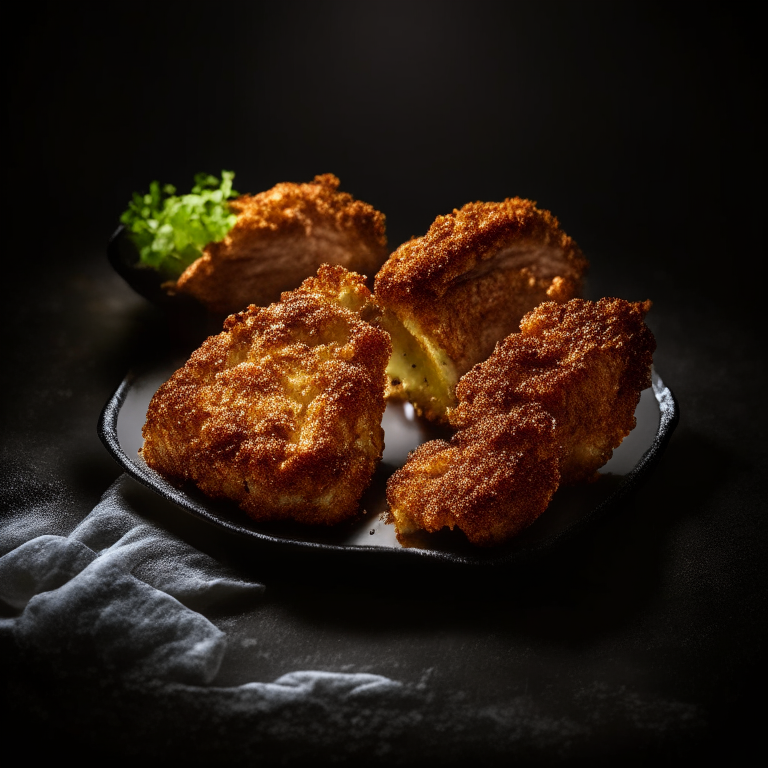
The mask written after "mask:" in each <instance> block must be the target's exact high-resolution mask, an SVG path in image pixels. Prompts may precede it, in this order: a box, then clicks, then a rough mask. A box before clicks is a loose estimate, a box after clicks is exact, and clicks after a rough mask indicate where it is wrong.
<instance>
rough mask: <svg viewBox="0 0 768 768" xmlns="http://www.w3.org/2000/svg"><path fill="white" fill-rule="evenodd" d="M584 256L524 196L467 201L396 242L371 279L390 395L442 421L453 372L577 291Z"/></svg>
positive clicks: (486, 353) (450, 395)
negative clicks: (388, 340) (380, 314)
mask: <svg viewBox="0 0 768 768" xmlns="http://www.w3.org/2000/svg"><path fill="white" fill-rule="evenodd" d="M586 267H587V261H586V259H585V258H584V256H583V255H582V253H581V251H580V250H579V248H578V246H577V245H576V243H575V242H574V241H573V240H572V239H571V238H570V237H568V236H567V235H566V234H565V233H564V232H563V231H562V230H561V229H560V226H559V223H558V221H557V219H556V218H555V217H554V216H553V215H552V214H551V213H549V212H548V211H544V210H540V209H538V208H536V206H535V204H534V203H533V202H531V201H530V200H523V199H521V198H517V197H515V198H509V199H507V200H504V201H503V202H500V203H468V204H467V205H465V206H464V207H463V208H461V209H460V210H454V211H453V213H450V214H448V215H446V216H439V217H438V218H437V219H436V220H435V222H434V223H433V224H432V226H431V227H430V229H429V231H428V232H427V234H426V235H424V236H423V237H418V238H414V239H412V240H410V241H409V242H407V243H404V244H403V245H401V246H400V247H399V248H398V249H397V250H396V251H395V252H394V253H393V254H392V255H391V256H390V257H389V259H388V260H387V261H386V263H385V264H384V266H383V267H382V268H381V270H380V271H379V273H378V275H376V282H375V294H376V298H377V300H378V301H379V303H380V304H381V305H382V307H383V308H384V310H385V313H384V327H385V328H386V329H387V330H388V331H389V333H390V334H391V336H392V343H393V347H394V350H395V352H394V353H393V356H392V360H391V362H390V365H389V366H388V369H387V375H388V377H389V391H388V394H389V396H390V397H395V398H397V397H402V398H408V399H409V400H410V401H411V402H412V403H413V406H414V408H415V409H416V411H417V412H418V413H419V414H421V415H423V416H425V417H426V418H428V419H432V420H438V421H440V420H445V417H446V412H447V409H448V408H449V407H451V406H453V405H455V404H456V400H455V395H454V389H455V386H456V382H457V381H458V379H459V377H460V376H462V375H463V374H464V373H466V372H467V371H468V370H469V369H470V368H472V366H473V365H475V364H477V363H480V362H482V361H483V360H485V359H486V358H487V357H488V356H489V355H490V354H491V352H492V351H493V348H494V345H495V344H496V342H498V341H499V340H501V339H503V338H504V337H505V336H507V335H508V334H510V333H512V332H513V331H515V330H517V328H518V324H519V323H520V320H521V318H522V317H523V315H524V314H525V313H526V312H528V311H529V310H531V309H533V307H535V306H537V305H538V304H540V303H541V302H542V301H547V300H552V301H557V302H565V301H568V300H569V299H571V298H573V297H575V296H577V295H578V294H579V293H580V291H581V284H582V278H583V275H584V272H585V270H586Z"/></svg>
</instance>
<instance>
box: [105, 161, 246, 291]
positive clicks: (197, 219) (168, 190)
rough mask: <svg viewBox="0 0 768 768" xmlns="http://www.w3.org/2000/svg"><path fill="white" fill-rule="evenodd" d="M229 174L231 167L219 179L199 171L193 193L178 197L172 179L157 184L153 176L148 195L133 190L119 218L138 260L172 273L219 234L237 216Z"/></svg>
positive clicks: (173, 275)
mask: <svg viewBox="0 0 768 768" xmlns="http://www.w3.org/2000/svg"><path fill="white" fill-rule="evenodd" d="M234 178H235V174H234V173H233V172H232V171H222V172H221V182H219V180H218V179H217V178H216V177H215V176H211V175H209V174H207V173H198V174H196V175H195V186H194V187H192V192H190V194H188V195H181V196H180V197H179V196H177V195H176V188H175V187H173V186H172V185H171V184H166V185H165V186H163V187H162V188H161V187H160V184H159V183H158V182H157V181H153V182H152V183H151V184H150V185H149V193H148V194H146V195H140V194H138V193H134V195H133V200H131V202H130V203H128V210H127V211H126V212H125V213H124V214H123V215H122V216H121V217H120V221H121V222H122V223H123V224H124V225H125V227H126V229H127V230H128V232H129V234H130V237H131V239H132V240H133V242H134V243H135V244H136V247H137V248H138V249H139V257H140V260H141V264H143V265H146V266H148V267H152V268H153V269H156V270H158V272H160V273H161V274H162V275H163V276H164V277H166V278H177V277H178V276H179V275H181V273H182V272H183V271H184V270H185V269H186V268H187V267H188V266H189V265H190V264H191V263H192V262H193V261H195V260H196V259H198V258H199V257H200V256H201V255H202V252H203V248H204V247H205V246H206V245H207V244H208V243H212V242H215V241H217V240H221V239H223V238H224V237H225V235H226V234H227V232H229V230H230V229H232V227H233V226H234V224H235V221H236V220H237V217H236V216H235V214H234V213H232V212H231V210H230V208H229V205H228V203H227V200H228V199H229V198H232V197H237V196H238V193H237V192H235V190H234V189H232V180H233V179H234Z"/></svg>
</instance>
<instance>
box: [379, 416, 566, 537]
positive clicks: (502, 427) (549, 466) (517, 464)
mask: <svg viewBox="0 0 768 768" xmlns="http://www.w3.org/2000/svg"><path fill="white" fill-rule="evenodd" d="M559 465H560V454H559V446H558V443H557V440H556V434H555V424H554V419H553V418H552V417H551V416H550V415H549V414H548V413H546V412H545V411H544V410H543V409H542V408H541V407H540V406H538V405H535V404H526V405H522V406H519V407H514V408H512V409H511V410H510V412H509V413H499V414H494V415H491V416H489V417H487V418H485V419H482V420H480V421H479V422H477V423H476V424H473V425H472V426H471V427H469V428H468V429H465V430H461V431H459V432H457V433H456V434H455V435H454V436H453V437H452V438H451V441H450V442H446V441H444V440H432V441H430V442H428V443H424V444H423V445H421V446H419V448H417V449H416V450H415V451H414V452H413V453H412V454H411V455H410V457H409V458H408V461H407V463H406V464H405V466H403V467H402V468H401V469H399V470H398V471H397V472H395V473H394V474H393V475H392V477H390V479H389V482H388V484H387V501H388V502H389V509H390V514H391V516H392V518H393V519H394V523H395V526H396V529H397V537H398V540H399V541H400V542H401V543H402V544H404V545H406V546H407V545H408V543H409V538H410V537H411V535H412V534H414V533H415V532H416V531H418V530H425V531H429V532H436V531H439V530H441V529H442V528H445V527H448V528H450V529H453V528H454V527H457V528H459V529H460V530H462V531H463V532H464V533H465V534H466V536H467V538H468V539H469V541H470V542H472V543H473V544H477V545H481V546H489V545H494V544H500V543H502V542H504V541H506V540H508V539H509V538H511V537H512V536H514V535H515V534H517V533H519V532H520V531H521V530H523V528H526V527H527V526H528V525H530V524H531V523H532V522H533V521H534V520H535V519H536V518H537V517H538V516H539V515H540V514H541V513H542V512H543V511H544V510H545V509H546V508H547V506H548V504H549V502H550V499H551V498H552V495H553V494H554V492H555V491H556V490H557V486H558V483H559V480H560V471H559Z"/></svg>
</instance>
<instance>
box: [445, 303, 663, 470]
mask: <svg viewBox="0 0 768 768" xmlns="http://www.w3.org/2000/svg"><path fill="white" fill-rule="evenodd" d="M650 306H651V302H649V301H645V302H638V303H630V302H628V301H624V300H623V299H611V298H606V299H600V300H599V301H597V302H591V301H584V300H582V299H572V300H571V301H569V302H568V303H566V304H556V303H554V302H545V303H544V304H541V305H540V306H538V307H537V308H536V309H534V310H533V311H532V312H530V313H528V314H527V315H526V316H525V317H524V318H523V320H522V322H521V324H520V333H516V334H512V335H510V336H508V337H507V338H506V339H504V340H503V341H502V342H500V343H499V344H498V345H497V347H496V350H495V351H494V353H493V354H492V355H491V357H490V358H488V360H486V361H485V362H484V363H482V364H480V365H477V366H475V367H474V368H473V369H472V370H471V371H470V372H469V373H467V374H465V376H464V377H463V378H462V379H461V381H460V382H459V384H458V386H457V387H456V395H457V397H458V400H459V404H458V406H457V407H456V408H455V409H454V410H452V411H451V412H450V423H451V425H452V426H453V427H455V428H457V429H466V428H467V427H469V426H471V425H474V424H477V423H478V422H480V421H482V420H483V419H485V418H487V417H488V415H490V414H496V413H508V412H510V410H511V409H513V408H515V407H516V406H518V405H520V404H522V403H539V404H540V405H541V406H542V407H543V408H544V409H545V410H546V411H547V412H548V413H550V414H552V416H553V417H554V418H555V422H556V425H557V435H558V441H559V442H560V443H561V445H562V446H563V449H564V453H563V462H562V465H561V467H560V473H561V476H562V482H563V483H575V482H579V481H582V480H590V479H594V478H595V477H596V472H597V470H598V468H599V467H601V466H602V465H603V464H605V463H606V462H607V461H608V460H609V459H610V458H611V455H612V453H613V449H614V448H616V447H618V446H619V444H620V443H621V441H622V440H623V439H624V438H625V437H626V436H627V435H628V434H629V433H630V431H631V430H632V429H633V428H634V426H635V415H634V414H635V408H636V407H637V404H638V402H639V400H640V392H641V391H642V390H643V389H645V388H646V387H649V386H650V385H651V363H652V360H653V352H654V350H655V349H656V341H655V339H654V338H653V334H652V333H651V331H650V329H649V328H648V327H647V326H646V325H645V323H644V321H643V320H644V318H645V315H646V313H647V312H648V310H649V309H650Z"/></svg>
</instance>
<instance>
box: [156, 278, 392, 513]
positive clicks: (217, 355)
mask: <svg viewBox="0 0 768 768" xmlns="http://www.w3.org/2000/svg"><path fill="white" fill-rule="evenodd" d="M370 303H371V294H370V291H369V290H368V289H367V288H366V286H365V283H364V278H363V277H362V276H361V275H357V274H354V273H350V272H348V271H346V270H345V269H343V268H342V267H338V266H334V267H329V266H323V267H321V268H320V270H319V272H318V275H317V277H315V278H310V279H308V280H306V281H305V282H304V283H303V284H302V285H301V287H300V288H298V289H297V290H295V291H290V292H286V293H284V294H283V296H282V299H281V301H280V302H279V303H275V304H272V305H271V306H268V307H264V308H259V307H256V306H253V305H252V306H250V307H248V309H247V310H245V311H243V312H240V313H238V314H236V315H231V316H230V317H228V318H227V320H226V322H225V323H224V330H223V332H222V333H220V334H218V335H217V336H212V337H210V338H209V339H208V340H207V341H206V342H204V343H203V345H202V346H201V347H200V348H199V349H198V350H197V351H196V352H194V353H193V354H192V356H191V358H190V359H189V361H188V362H187V363H186V365H185V366H184V367H183V368H181V369H180V370H178V371H177V372H176V373H175V374H174V375H173V376H172V377H171V378H170V379H169V381H167V382H166V383H165V384H163V385H162V386H161V387H160V389H159V390H158V391H157V393H156V394H155V396H154V397H153V398H152V402H151V403H150V406H149V410H148V412H147V420H146V423H145V425H144V429H143V435H144V446H143V448H142V450H141V455H142V456H143V457H144V460H145V461H146V463H147V464H148V465H149V466H150V467H152V468H153V469H155V470H156V471H158V472H159V473H160V474H162V475H163V476H164V477H166V478H167V479H168V480H170V481H172V482H174V483H177V484H181V483H184V482H190V481H191V482H193V483H195V484H196V485H197V486H198V487H199V488H200V490H202V491H203V492H204V493H205V494H207V495H208V496H211V497H225V498H229V499H232V500H233V501H235V502H236V503H237V504H239V506H240V507H241V508H242V509H244V510H245V511H246V512H247V513H248V515H250V517H252V518H253V519H254V520H258V521H270V520H296V521H300V522H303V523H311V524H334V523H338V522H340V521H342V520H346V519H349V518H351V517H354V516H355V515H356V514H357V513H358V501H359V499H360V497H361V495H362V493H363V491H364V490H365V488H366V486H367V485H368V483H369V481H370V479H371V476H372V474H373V472H374V470H375V468H376V465H377V463H378V462H379V460H380V458H381V455H382V451H383V446H384V439H383V437H384V435H383V430H382V428H381V419H382V416H383V413H384V388H385V373H384V372H385V368H386V364H387V360H388V359H389V356H390V353H391V344H390V340H389V337H388V336H387V334H386V333H385V332H383V331H381V330H379V329H377V328H374V327H373V326H372V325H370V324H369V323H368V322H366V321H365V320H363V319H361V314H363V313H365V312H366V311H368V310H367V309H366V308H368V307H369V306H370Z"/></svg>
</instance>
